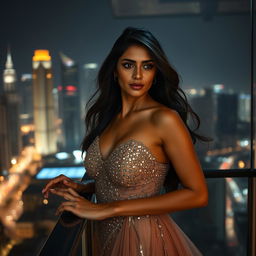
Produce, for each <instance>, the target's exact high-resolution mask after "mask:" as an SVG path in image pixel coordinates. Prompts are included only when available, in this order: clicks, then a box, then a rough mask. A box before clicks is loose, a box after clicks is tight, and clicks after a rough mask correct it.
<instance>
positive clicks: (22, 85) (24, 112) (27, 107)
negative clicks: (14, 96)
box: [17, 74, 33, 124]
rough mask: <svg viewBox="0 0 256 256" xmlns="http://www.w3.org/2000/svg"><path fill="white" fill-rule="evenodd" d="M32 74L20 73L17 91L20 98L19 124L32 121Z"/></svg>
mask: <svg viewBox="0 0 256 256" xmlns="http://www.w3.org/2000/svg"><path fill="white" fill-rule="evenodd" d="M32 83H33V80H32V74H22V75H21V78H20V80H19V83H18V88H17V89H18V93H19V95H20V99H21V106H20V120H21V124H31V123H33V87H32Z"/></svg>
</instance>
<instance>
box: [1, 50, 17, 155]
mask: <svg viewBox="0 0 256 256" xmlns="http://www.w3.org/2000/svg"><path fill="white" fill-rule="evenodd" d="M16 80H17V79H16V72H15V69H14V68H13V62H12V56H11V52H10V50H9V49H8V51H7V60H6V64H5V69H4V72H3V82H4V94H3V96H2V97H3V98H4V99H3V100H4V102H5V109H6V122H7V129H8V136H9V138H8V141H9V143H10V148H11V156H12V157H15V156H18V155H19V153H20V151H21V132H20V122H19V103H20V101H19V97H18V94H17V91H16V85H15V83H16Z"/></svg>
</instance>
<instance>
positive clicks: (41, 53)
mask: <svg viewBox="0 0 256 256" xmlns="http://www.w3.org/2000/svg"><path fill="white" fill-rule="evenodd" d="M50 60H51V56H50V54H49V51H48V50H35V55H34V56H33V61H50Z"/></svg>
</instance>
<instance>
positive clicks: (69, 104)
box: [58, 53, 82, 152]
mask: <svg viewBox="0 0 256 256" xmlns="http://www.w3.org/2000/svg"><path fill="white" fill-rule="evenodd" d="M60 60H61V83H62V84H61V85H60V86H59V88H58V90H59V96H60V97H59V99H60V115H61V118H62V129H63V138H64V143H63V148H62V149H63V150H64V151H67V152H72V151H73V150H77V149H79V146H80V143H81V140H82V138H81V125H82V123H81V111H80V88H79V79H78V65H77V63H76V62H75V61H74V60H72V59H71V58H69V57H68V56H66V55H64V54H63V53H60Z"/></svg>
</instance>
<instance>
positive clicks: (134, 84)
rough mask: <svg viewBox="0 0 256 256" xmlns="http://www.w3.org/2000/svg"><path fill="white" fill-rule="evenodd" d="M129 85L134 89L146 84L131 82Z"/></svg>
mask: <svg viewBox="0 0 256 256" xmlns="http://www.w3.org/2000/svg"><path fill="white" fill-rule="evenodd" d="M129 85H130V87H131V88H132V89H134V90H140V89H141V88H142V87H143V86H144V85H143V84H137V83H133V84H129Z"/></svg>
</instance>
